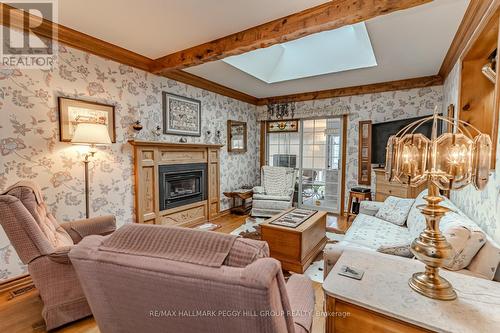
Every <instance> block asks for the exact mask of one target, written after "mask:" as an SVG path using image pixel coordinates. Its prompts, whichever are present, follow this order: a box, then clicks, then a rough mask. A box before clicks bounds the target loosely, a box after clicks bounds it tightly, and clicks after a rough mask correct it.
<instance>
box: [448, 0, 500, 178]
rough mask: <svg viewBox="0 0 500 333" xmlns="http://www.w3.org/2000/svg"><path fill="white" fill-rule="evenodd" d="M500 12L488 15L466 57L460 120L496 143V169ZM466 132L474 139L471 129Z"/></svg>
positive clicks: (493, 161) (468, 48) (471, 43)
mask: <svg viewBox="0 0 500 333" xmlns="http://www.w3.org/2000/svg"><path fill="white" fill-rule="evenodd" d="M499 16H500V9H497V10H496V11H495V12H494V13H492V14H489V16H488V15H487V16H486V18H485V19H484V21H483V23H481V25H480V26H479V28H478V29H477V31H476V32H475V33H474V35H473V37H472V39H471V41H470V42H469V44H468V46H467V48H466V49H465V51H464V56H463V57H462V68H461V80H460V95H459V96H460V103H459V107H458V110H457V111H458V117H459V119H461V120H463V121H466V122H467V123H469V124H470V125H472V126H473V127H475V128H477V129H478V130H480V131H481V132H482V133H485V134H488V135H489V136H490V137H491V141H492V154H491V163H492V169H494V168H495V161H496V152H497V149H496V145H497V135H498V117H499V109H500V93H499V89H500V77H499V76H498V75H497V72H498V52H497V48H498V40H499ZM464 130H465V131H466V132H467V131H470V132H471V135H472V136H475V135H476V134H477V133H476V131H475V130H473V129H472V128H471V126H465V128H464Z"/></svg>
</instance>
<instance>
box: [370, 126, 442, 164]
mask: <svg viewBox="0 0 500 333" xmlns="http://www.w3.org/2000/svg"><path fill="white" fill-rule="evenodd" d="M425 117H428V116H424V117H416V118H409V119H403V120H395V121H389V122H385V123H379V124H373V125H372V163H373V164H378V165H384V164H385V148H386V146H387V141H388V140H389V137H390V136H391V135H394V134H396V133H397V132H399V131H400V130H401V129H403V128H404V127H405V126H406V125H409V124H410V123H412V122H414V121H415V120H418V119H422V118H425ZM415 133H422V134H424V135H425V136H426V137H428V138H430V137H431V134H432V121H429V122H426V123H425V124H423V125H422V126H420V127H419V128H418V129H417V130H416V131H415ZM439 134H441V126H438V135H439Z"/></svg>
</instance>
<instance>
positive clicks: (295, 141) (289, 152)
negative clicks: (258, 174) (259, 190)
mask: <svg viewBox="0 0 500 333" xmlns="http://www.w3.org/2000/svg"><path fill="white" fill-rule="evenodd" d="M267 141H268V145H267V152H268V154H267V163H268V164H269V165H272V166H284V167H290V168H297V167H298V166H299V164H298V163H299V159H300V134H299V132H289V133H269V134H268V140H267Z"/></svg>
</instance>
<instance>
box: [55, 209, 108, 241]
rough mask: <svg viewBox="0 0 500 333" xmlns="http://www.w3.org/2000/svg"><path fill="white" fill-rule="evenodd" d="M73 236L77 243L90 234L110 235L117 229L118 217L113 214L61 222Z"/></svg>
mask: <svg viewBox="0 0 500 333" xmlns="http://www.w3.org/2000/svg"><path fill="white" fill-rule="evenodd" d="M61 226H62V227H63V228H64V230H66V232H67V233H68V234H69V235H70V236H71V238H72V239H73V242H74V243H75V244H77V243H79V242H80V241H81V240H82V239H83V237H85V236H89V235H101V236H105V235H109V234H110V233H112V232H113V231H115V230H116V219H115V217H114V216H113V215H105V216H98V217H93V218H90V219H85V220H78V221H72V222H67V223H63V224H61Z"/></svg>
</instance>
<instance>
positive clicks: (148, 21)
mask: <svg viewBox="0 0 500 333" xmlns="http://www.w3.org/2000/svg"><path fill="white" fill-rule="evenodd" d="M325 2H327V0H272V1H269V0H252V1H248V0H142V1H137V0H85V1H82V0H61V1H59V2H58V7H59V12H58V18H59V23H60V24H62V25H65V26H68V27H70V28H73V29H76V30H78V31H81V32H83V33H86V34H89V35H91V36H94V37H97V38H100V39H103V40H105V41H107V42H110V43H113V44H116V45H118V46H121V47H124V48H126V49H129V50H131V51H134V52H137V53H139V54H142V55H145V56H147V57H150V58H153V59H154V58H158V57H161V56H164V55H166V54H170V53H172V52H175V51H179V50H182V49H185V48H189V47H192V46H195V45H198V44H201V43H204V42H208V41H211V40H213V39H216V38H219V37H223V36H226V35H229V34H231V33H234V32H238V31H241V30H244V29H247V28H250V27H253V26H256V25H259V24H262V23H265V22H268V21H271V20H273V19H277V18H280V17H283V16H286V15H289V14H292V13H295V12H298V11H301V10H304V9H307V8H310V7H314V6H317V5H319V4H321V3H325ZM468 3H469V0H435V1H433V2H431V3H429V4H426V5H422V6H418V7H415V8H412V9H408V10H405V11H399V12H395V13H391V14H388V15H385V16H381V17H377V18H375V19H372V20H369V21H367V22H366V27H367V29H368V34H369V36H370V40H371V43H372V46H373V50H374V52H375V58H376V61H377V64H378V65H377V66H375V67H370V68H363V69H356V70H350V71H344V72H340V73H334V74H326V75H319V76H314V77H309V78H303V79H296V80H290V81H285V82H278V83H270V84H269V83H265V82H263V81H261V80H258V79H256V78H255V77H252V76H251V75H248V74H246V73H244V72H242V71H240V70H238V69H236V68H234V67H233V66H231V65H228V64H226V63H224V62H223V61H222V60H220V61H215V62H210V63H206V64H202V65H200V66H196V67H192V68H188V69H187V70H186V71H188V72H190V73H193V74H195V75H198V76H201V77H204V78H206V79H208V80H211V81H214V82H217V83H220V84H222V85H224V86H228V87H230V88H233V89H235V90H239V91H242V92H244V93H247V94H249V95H253V96H255V97H259V98H262V97H269V96H277V95H286V94H292V93H300V92H307V91H316V90H326V89H334V88H341V87H349V86H356V85H363V84H370V83H378V82H386V81H392V80H400V79H407V78H414V77H420V76H427V75H434V74H437V73H438V71H439V68H440V66H441V63H442V61H443V59H444V57H445V55H446V52H447V50H448V48H449V46H450V44H451V41H452V39H453V36H454V35H455V32H456V30H457V28H458V26H459V24H460V21H461V19H462V17H463V14H464V13H465V10H466V8H467V5H468Z"/></svg>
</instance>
